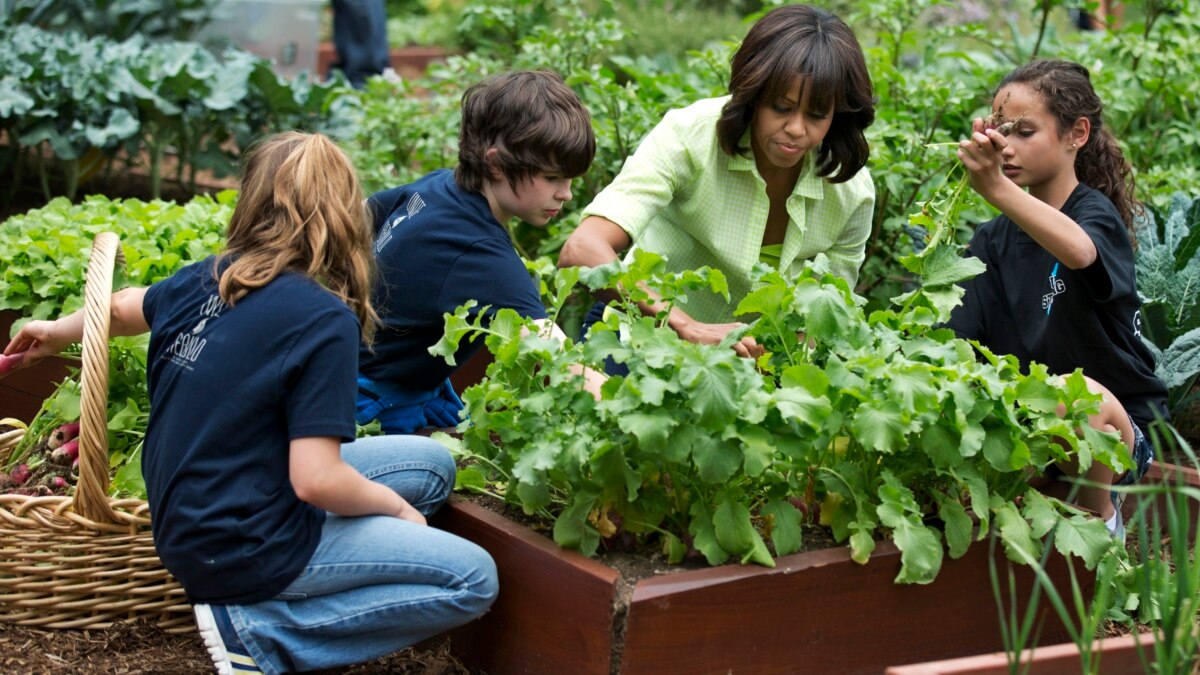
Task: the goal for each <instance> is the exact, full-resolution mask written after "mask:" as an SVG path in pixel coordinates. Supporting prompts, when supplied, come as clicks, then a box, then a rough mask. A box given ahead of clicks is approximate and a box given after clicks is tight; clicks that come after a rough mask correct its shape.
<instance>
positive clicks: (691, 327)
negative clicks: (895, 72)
mask: <svg viewBox="0 0 1200 675" xmlns="http://www.w3.org/2000/svg"><path fill="white" fill-rule="evenodd" d="M745 327H746V324H744V323H736V322H735V323H702V322H699V321H696V320H694V319H692V320H690V321H686V322H682V323H680V324H679V325H677V326H672V328H674V329H675V332H676V333H678V334H679V337H681V338H683V339H684V340H687V341H688V342H695V343H696V344H702V345H718V344H721V341H722V340H724V339H725V336H726V335H728V334H730V333H732V332H733V331H735V330H738V329H740V328H745ZM730 347H732V348H733V351H735V352H737V355H738V356H743V357H746V358H752V359H757V358H758V357H760V356H762V355H763V353H764V351H765V350H764V349H763V347H762V345H760V344H758V342H757V341H756V340H755V339H754V338H752V337H750V336H748V335H747V336H745V337H743V338H742V339H741V340H738V341H737V342H735V343H733V344H732V345H730Z"/></svg>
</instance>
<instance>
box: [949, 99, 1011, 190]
mask: <svg viewBox="0 0 1200 675" xmlns="http://www.w3.org/2000/svg"><path fill="white" fill-rule="evenodd" d="M1007 147H1008V139H1007V138H1005V136H1004V134H1002V133H1001V132H1000V131H998V130H996V129H989V128H987V127H986V126H985V125H984V122H983V120H982V119H980V118H978V117H976V118H975V120H974V122H972V123H971V137H970V138H968V139H965V140H963V141H960V142H959V144H958V159H959V160H960V161H962V163H963V166H965V167H966V168H967V171H968V173H969V175H970V177H971V187H972V188H974V189H975V191H976V192H978V193H979V194H980V195H982V196H983V197H984V198H985V199H988V198H989V195H990V194H992V193H993V192H994V191H995V190H996V189H997V188H999V187H1000V186H1001V185H1003V184H1004V183H1005V182H1006V181H1008V179H1007V178H1006V177H1005V176H1004V172H1003V167H1004V157H1003V154H1004V149H1005V148H1007ZM989 201H990V199H989Z"/></svg>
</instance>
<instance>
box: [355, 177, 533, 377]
mask: <svg viewBox="0 0 1200 675" xmlns="http://www.w3.org/2000/svg"><path fill="white" fill-rule="evenodd" d="M367 203H368V206H369V207H370V210H371V213H372V214H373V217H374V227H375V259H376V261H377V262H378V263H379V280H378V282H377V283H376V285H375V289H374V292H373V294H372V299H373V300H374V303H375V308H376V311H378V312H379V315H380V318H381V319H382V322H383V323H382V326H381V327H380V328H379V330H378V331H377V332H376V333H375V345H374V353H372V352H371V351H370V350H368V349H366V348H363V349H362V350H361V351H360V353H359V365H358V367H359V372H361V373H362V374H363V375H364V376H366V377H368V378H370V379H372V380H375V381H377V382H387V383H389V384H392V385H394V386H397V387H400V388H403V389H405V390H407V391H410V392H412V393H420V392H427V391H432V390H433V389H435V388H436V387H437V386H438V385H440V384H441V383H442V381H444V380H445V379H446V378H447V377H449V376H450V374H451V373H452V372H454V369H455V366H450V365H448V364H447V363H446V361H445V359H443V358H442V357H440V356H438V357H435V356H432V355H430V353H429V348H430V347H432V346H433V345H434V344H436V343H437V341H438V340H440V339H441V337H442V334H443V333H444V332H445V326H446V323H445V319H444V318H443V314H445V313H446V312H453V311H454V310H455V309H456V308H457V307H458V306H460V305H462V304H463V303H465V302H466V301H467V300H475V301H477V302H478V303H479V304H478V305H477V307H476V310H478V309H480V308H482V307H484V306H488V305H490V307H491V308H490V310H489V314H492V313H495V312H496V311H497V310H499V309H503V308H509V309H513V310H516V311H517V312H518V313H520V314H521V315H522V316H526V317H529V318H532V319H544V318H545V317H546V307H545V305H543V304H542V299H541V296H540V295H539V294H538V290H537V287H536V286H535V285H534V283H533V279H532V278H531V277H530V275H529V272H528V271H527V270H526V269H525V263H523V262H522V261H521V257H520V256H519V255H517V252H516V250H514V249H513V244H512V240H511V239H510V238H509V234H508V231H507V230H506V229H505V228H504V226H503V225H501V224H500V222H499V221H497V220H496V218H495V216H493V215H492V211H491V209H490V208H489V207H488V203H487V199H486V198H484V196H483V195H481V194H479V193H476V192H468V191H466V190H463V189H462V188H461V187H459V186H458V184H457V183H455V182H454V172H452V171H450V170H447V169H443V170H440V171H434V172H433V173H431V174H429V175H427V176H425V177H423V178H421V179H420V180H417V181H415V182H413V183H410V184H408V185H405V186H402V187H397V188H392V189H390V190H384V191H382V192H377V193H375V194H374V195H371V197H370V199H368V200H367ZM481 344H482V341H480V340H474V341H472V342H470V343H462V344H461V345H460V347H459V350H458V352H457V353H456V354H455V361H456V363H457V364H458V365H462V364H463V363H465V362H466V360H467V359H468V358H470V357H471V355H472V354H474V353H475V351H476V350H478V349H479V347H480V346H481Z"/></svg>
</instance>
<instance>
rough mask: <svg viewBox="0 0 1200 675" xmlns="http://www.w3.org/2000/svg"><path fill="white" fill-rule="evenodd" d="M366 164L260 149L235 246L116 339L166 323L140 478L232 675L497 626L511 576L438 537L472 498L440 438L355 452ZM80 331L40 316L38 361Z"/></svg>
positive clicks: (135, 304) (374, 443)
mask: <svg viewBox="0 0 1200 675" xmlns="http://www.w3.org/2000/svg"><path fill="white" fill-rule="evenodd" d="M365 217H366V214H365V211H364V208H363V195H362V191H361V188H360V186H359V183H358V180H357V178H356V175H355V172H354V167H353V166H352V165H351V163H350V161H349V159H348V158H347V157H346V155H345V153H344V152H342V150H341V149H340V148H338V147H337V146H336V145H335V144H334V143H333V142H331V141H330V140H329V139H328V138H325V137H324V136H321V135H317V134H303V133H297V132H288V133H283V134H279V135H276V136H272V137H269V138H267V139H266V140H264V141H262V142H261V143H260V144H258V145H257V146H256V147H255V148H253V149H252V150H251V151H250V153H249V155H248V157H247V159H246V161H245V163H244V166H243V175H242V191H241V196H240V198H239V200H238V205H237V208H236V209H235V211H234V214H233V218H232V220H231V221H230V224H229V230H228V233H227V239H228V241H227V247H226V249H225V250H224V251H223V252H222V253H221V254H220V255H218V256H214V257H211V258H209V259H207V260H204V261H201V262H199V263H196V264H193V265H190V266H188V267H185V268H184V269H182V270H180V271H179V272H178V273H176V274H174V275H173V276H171V277H170V278H168V279H166V280H163V281H161V282H159V283H156V284H154V285H152V286H151V287H149V288H130V289H125V290H122V291H120V292H118V293H116V294H114V296H113V302H112V308H113V309H112V327H111V332H112V334H114V335H133V334H137V333H143V332H146V331H150V333H151V338H150V350H149V359H148V365H147V370H148V381H149V387H150V399H151V409H150V422H149V427H148V429H147V433H146V444H145V451H144V454H143V460H142V472H143V475H144V477H145V480H146V488H147V493H148V497H149V502H150V506H151V510H152V518H153V522H154V540H155V546H156V548H157V550H158V554H159V556H160V557H161V558H162V561H163V563H164V564H165V565H166V567H167V569H168V570H170V571H171V573H172V574H173V575H175V577H176V578H177V579H178V580H179V581H180V583H181V584H182V585H183V587H184V589H185V590H186V591H187V594H188V598H189V599H190V600H191V602H192V603H193V605H194V609H195V613H196V622H197V625H198V627H199V629H200V632H201V634H202V636H203V638H204V641H205V644H206V645H207V646H208V650H209V652H210V654H211V655H212V657H213V661H214V664H215V665H216V669H217V672H219V673H251V672H265V673H279V672H291V671H298V670H315V669H323V668H333V667H337V666H342V665H346V664H351V663H355V662H359V661H364V660H369V659H372V658H375V657H378V656H382V655H385V654H389V653H391V652H394V651H397V650H399V649H402V648H404V647H407V646H409V645H411V644H413V643H416V642H418V641H420V640H422V639H424V638H426V637H429V636H431V635H434V634H436V633H439V632H441V631H443V630H445V629H447V628H450V627H453V626H456V625H459V624H462V623H465V622H467V621H470V620H471V619H473V618H475V617H477V616H479V615H480V614H482V613H483V612H484V611H486V610H487V608H488V607H489V606H490V605H491V603H492V601H493V599H494V598H495V595H496V591H497V583H496V569H495V565H494V563H493V562H492V560H491V558H490V557H489V556H488V554H487V553H486V552H484V551H483V550H482V549H480V548H479V547H477V546H475V545H474V544H472V543H470V542H467V541H465V540H463V539H460V538H458V537H455V536H453V535H450V534H447V533H445V532H442V531H440V530H436V529H433V528H431V527H428V526H427V525H426V524H425V516H427V515H429V514H431V513H433V512H434V511H435V510H437V508H438V507H439V506H441V505H442V503H443V502H444V501H445V500H446V498H447V496H448V495H449V493H450V490H451V489H452V488H453V486H454V462H453V460H452V459H451V457H450V455H449V454H448V453H447V452H446V451H445V449H444V448H442V447H441V446H440V445H439V444H437V443H435V442H432V441H429V440H428V439H424V438H419V437H410V436H390V437H381V438H372V439H364V440H360V441H354V436H355V426H354V399H355V392H356V384H355V380H356V376H357V354H358V344H359V342H360V340H366V341H369V340H370V336H371V332H372V327H373V325H374V320H375V312H374V310H373V309H372V307H371V301H370V288H371V281H372V260H373V255H372V252H371V248H370V246H371V235H370V232H369V230H368V227H367V223H366V219H365ZM81 336H82V314H81V313H75V314H72V315H70V316H67V317H64V318H61V319H59V320H57V321H52V322H51V321H33V322H30V323H28V324H26V325H25V326H24V327H23V328H22V329H21V331H20V332H19V333H18V334H17V336H16V337H15V338H13V340H12V342H11V343H10V344H9V345H8V347H7V348H6V349H5V353H6V354H13V353H19V352H27V358H25V359H23V363H25V364H28V363H30V362H31V361H34V360H36V359H38V358H40V357H43V356H46V355H49V354H55V353H58V352H60V351H61V350H62V349H64V348H65V347H66V346H67V345H69V344H71V343H72V342H76V341H78V340H79V339H80V338H81Z"/></svg>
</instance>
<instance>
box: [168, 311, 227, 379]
mask: <svg viewBox="0 0 1200 675" xmlns="http://www.w3.org/2000/svg"><path fill="white" fill-rule="evenodd" d="M223 309H225V303H224V302H223V301H222V300H221V296H219V295H217V294H215V293H214V294H212V295H210V296H208V299H207V300H205V301H204V304H203V305H201V307H200V321H199V322H197V323H196V325H195V326H192V329H191V330H188V331H184V332H182V333H180V334H178V335H176V336H175V340H174V342H172V343H171V345H170V346H169V347H167V352H166V354H165V355H164V356H165V358H168V359H170V360H171V361H172V362H173V363H175V365H178V366H183V367H184V368H187V369H189V370H190V369H191V364H193V363H195V362H196V359H198V358H200V352H202V351H204V346H205V345H206V344H208V340H206V339H204V338H202V337H200V333H202V332H203V331H204V329H205V327H207V326H208V320H209V319H215V318H216V317H218V316H221V310H223Z"/></svg>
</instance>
